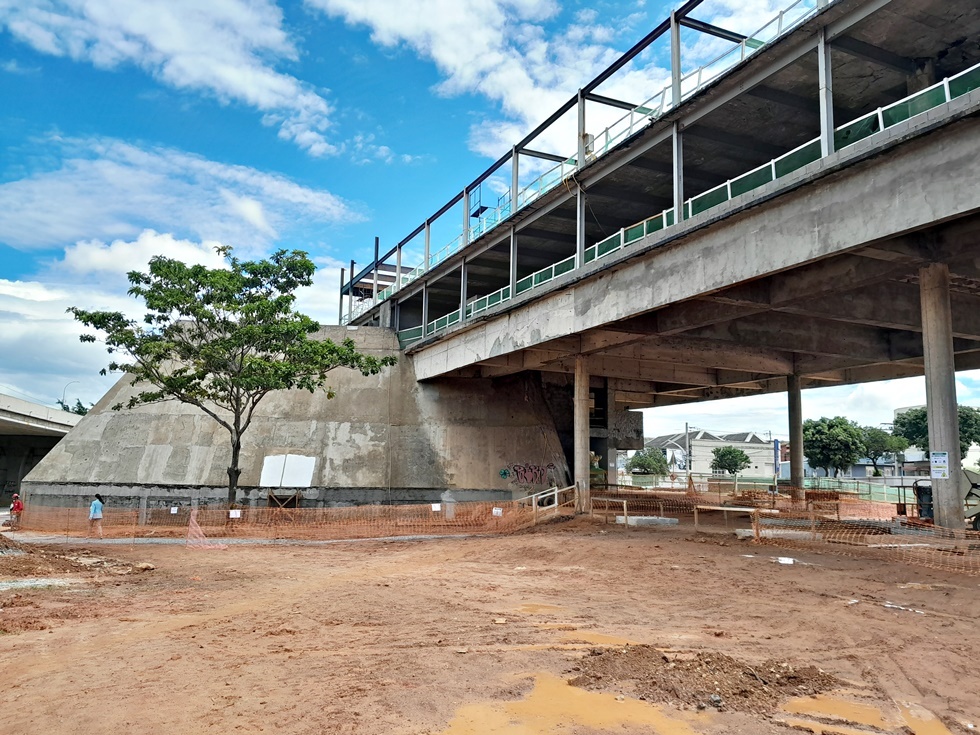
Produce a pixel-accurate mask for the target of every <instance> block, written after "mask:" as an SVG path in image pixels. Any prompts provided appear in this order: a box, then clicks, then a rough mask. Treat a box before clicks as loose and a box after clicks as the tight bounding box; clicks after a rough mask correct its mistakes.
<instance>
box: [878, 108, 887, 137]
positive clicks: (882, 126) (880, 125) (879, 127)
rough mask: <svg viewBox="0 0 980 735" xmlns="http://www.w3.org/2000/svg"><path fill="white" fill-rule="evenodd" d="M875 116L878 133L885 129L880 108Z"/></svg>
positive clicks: (883, 117)
mask: <svg viewBox="0 0 980 735" xmlns="http://www.w3.org/2000/svg"><path fill="white" fill-rule="evenodd" d="M877 116H878V132H879V133H880V132H881V131H882V130H884V129H885V116H884V115H883V114H882V112H881V108H880V107H879V108H878V110H877Z"/></svg>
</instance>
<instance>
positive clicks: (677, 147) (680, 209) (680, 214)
mask: <svg viewBox="0 0 980 735" xmlns="http://www.w3.org/2000/svg"><path fill="white" fill-rule="evenodd" d="M672 139H673V142H674V224H677V223H679V222H682V221H683V220H684V140H683V138H682V137H681V126H680V123H678V122H675V123H674V128H673V133H672ZM664 224H666V222H665V223H664Z"/></svg>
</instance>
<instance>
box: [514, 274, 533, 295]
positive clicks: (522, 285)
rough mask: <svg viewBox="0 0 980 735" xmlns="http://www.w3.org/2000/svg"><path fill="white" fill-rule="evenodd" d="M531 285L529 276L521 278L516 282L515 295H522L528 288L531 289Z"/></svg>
mask: <svg viewBox="0 0 980 735" xmlns="http://www.w3.org/2000/svg"><path fill="white" fill-rule="evenodd" d="M532 285H533V284H532V283H531V277H530V276H527V277H525V278H522V279H521V280H519V281H518V282H517V293H524V292H525V291H527V290H528V289H529V288H531V286H532Z"/></svg>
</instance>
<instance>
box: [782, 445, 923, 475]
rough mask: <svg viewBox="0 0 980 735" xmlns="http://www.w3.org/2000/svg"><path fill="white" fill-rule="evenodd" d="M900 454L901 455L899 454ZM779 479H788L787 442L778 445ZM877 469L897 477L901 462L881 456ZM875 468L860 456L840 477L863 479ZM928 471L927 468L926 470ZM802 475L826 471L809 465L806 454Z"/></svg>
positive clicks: (820, 473) (819, 473)
mask: <svg viewBox="0 0 980 735" xmlns="http://www.w3.org/2000/svg"><path fill="white" fill-rule="evenodd" d="M899 456H901V455H899ZM779 466H780V470H779V479H781V480H788V479H789V442H782V443H781V444H780V445H779ZM878 470H879V471H880V472H881V476H882V477H898V476H899V475H901V474H903V473H902V468H901V462H900V461H898V460H896V458H895V457H893V456H888V457H882V458H881V459H879V460H878ZM874 473H875V468H874V465H873V464H872V463H871V460H870V459H868V458H867V457H862V458H861V459H859V460H858V461H857V462H855V463H854V464H853V465H851V466H850V467H849V468H848V469H847V470H845V471H844V472H843V473H841V474H840V475H839V476H840V477H851V478H856V479H863V478H865V477H874ZM926 474H929V473H928V468H927V471H926ZM803 476H804V477H826V476H827V473H826V472H825V471H824V469H823V468H822V467H819V468H814V467H811V466H810V462H809V460H807V458H806V456H804V457H803Z"/></svg>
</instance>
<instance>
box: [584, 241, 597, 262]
mask: <svg viewBox="0 0 980 735" xmlns="http://www.w3.org/2000/svg"><path fill="white" fill-rule="evenodd" d="M593 260H595V245H593V246H592V247H591V248H586V249H585V262H586V263H591V262H592V261H593Z"/></svg>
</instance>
